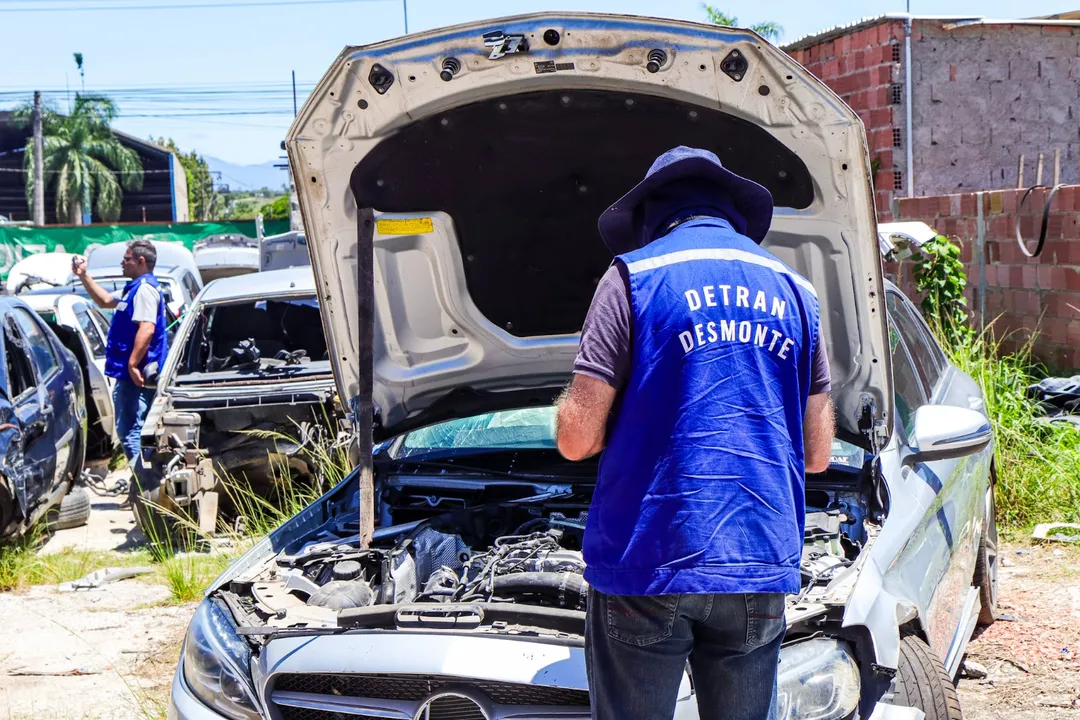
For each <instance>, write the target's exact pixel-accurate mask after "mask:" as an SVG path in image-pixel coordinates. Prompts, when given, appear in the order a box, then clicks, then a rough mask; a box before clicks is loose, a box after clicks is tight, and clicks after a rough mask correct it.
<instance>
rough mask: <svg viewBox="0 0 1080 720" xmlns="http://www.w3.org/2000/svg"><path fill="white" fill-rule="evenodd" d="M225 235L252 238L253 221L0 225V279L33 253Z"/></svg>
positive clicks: (272, 229) (283, 226) (282, 224)
mask: <svg viewBox="0 0 1080 720" xmlns="http://www.w3.org/2000/svg"><path fill="white" fill-rule="evenodd" d="M288 231H289V221H288V220H268V221H264V222H263V232H264V233H265V234H266V235H278V234H280V233H283V232H288ZM225 234H232V235H247V236H248V237H250V238H254V237H256V234H257V233H256V230H255V221H254V220H241V221H235V222H212V223H158V224H149V225H137V224H132V225H82V226H65V227H24V226H19V225H8V224H5V223H0V279H2V280H6V279H7V274H8V271H9V270H10V269H11V266H12V265H14V264H15V263H17V262H18V261H19V260H22V259H23V258H24V257H27V256H28V255H33V254H35V253H45V252H59V253H64V252H69V253H78V254H79V255H85V254H86V252H87V250H89V249H90V248H91V247H92V246H94V245H108V244H110V243H115V242H129V241H131V240H137V239H139V238H146V239H147V240H150V241H152V242H175V243H181V244H183V245H184V247H186V248H187V249H189V250H190V249H192V246H194V245H195V243H197V242H198V241H199V240H202V239H204V238H207V237H210V236H211V235H225Z"/></svg>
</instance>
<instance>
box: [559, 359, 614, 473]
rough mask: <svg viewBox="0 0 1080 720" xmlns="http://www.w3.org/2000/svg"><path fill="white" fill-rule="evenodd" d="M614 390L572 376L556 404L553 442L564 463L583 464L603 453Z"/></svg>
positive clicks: (595, 381)
mask: <svg viewBox="0 0 1080 720" xmlns="http://www.w3.org/2000/svg"><path fill="white" fill-rule="evenodd" d="M615 392H616V391H615V388H613V387H611V386H610V385H608V384H607V383H606V382H604V381H603V380H597V379H596V378H593V377H589V376H588V375H580V374H576V373H575V375H574V379H573V380H572V381H571V382H570V387H568V388H567V389H566V392H564V393H563V395H562V397H560V398H559V401H558V412H557V414H556V416H555V442H556V444H557V445H558V446H559V452H560V453H562V455H563V457H565V458H566V459H567V460H574V461H577V460H584V459H585V458H587V457H591V456H593V455H595V454H597V453H598V452H600V451H601V450H603V449H604V441H605V434H606V432H607V422H608V414H609V413H610V412H611V405H612V403H613V402H614V401H615Z"/></svg>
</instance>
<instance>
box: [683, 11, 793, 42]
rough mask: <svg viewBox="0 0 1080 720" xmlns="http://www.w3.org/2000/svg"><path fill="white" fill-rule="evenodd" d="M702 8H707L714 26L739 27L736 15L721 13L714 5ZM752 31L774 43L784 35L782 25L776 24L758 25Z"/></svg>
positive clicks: (765, 23)
mask: <svg viewBox="0 0 1080 720" xmlns="http://www.w3.org/2000/svg"><path fill="white" fill-rule="evenodd" d="M702 7H704V8H705V14H706V15H708V16H709V22H711V23H712V24H713V25H723V26H724V27H738V26H739V18H737V17H735V16H734V15H728V14H727V13H724V12H721V11H720V10H717V9H716V8H714V7H713V6H712V5H703V6H702ZM750 29H751V30H753V31H754V32H756V33H757V34H758V35H760V36H761V37H763V38H765V39H766V40H768V41H769V42H772V43H774V42H776V41H777V40H779V39H780V36H781V35H783V34H784V28H783V27H781V25H780V23H776V22H763V23H758V24H757V25H751V26H750Z"/></svg>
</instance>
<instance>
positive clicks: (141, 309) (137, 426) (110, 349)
mask: <svg viewBox="0 0 1080 720" xmlns="http://www.w3.org/2000/svg"><path fill="white" fill-rule="evenodd" d="M156 264H157V251H156V250H155V249H154V245H153V243H151V242H150V241H149V240H133V241H132V242H130V243H128V247H127V252H125V253H124V259H123V260H121V262H120V267H121V269H122V270H123V273H124V277H126V278H129V279H130V282H128V284H127V285H125V286H124V289H123V290H121V291H119V292H116V293H110V292H109V291H108V290H106V289H105V288H103V287H101V286H100V285H98V284H97V283H96V282H94V279H93V278H92V277H90V276H89V275H87V274H86V261H85V260H81V259H78V260H76V261H75V263H74V272H75V275H76V276H77V277H78V278H79V280H81V281H82V284H83V287H85V288H86V291H87V293H89V294H90V297H91V298H93V300H94V302H95V303H97V304H98V306H99V307H103V308H115V312H114V313H113V318H112V324H111V325H110V327H109V337H108V339H107V340H106V343H105V374H106V375H108V376H109V377H111V378H115V379H116V387H115V388H114V389H113V405H114V406H115V409H116V434H117V435H118V436H119V437H120V442H121V444H122V445H123V447H124V455H126V456H127V459H128V463H132V461H133V460H134V458H135V457H136V456H137V455H138V454H139V445H140V439H139V438H140V435H141V434H142V426H143V422H144V421H145V420H146V413H147V412H148V411H149V410H150V403H151V402H152V401H153V399H154V389H153V388H150V387H146V377H145V375H144V372H145V370H146V367H147V366H148V365H150V364H151V363H157V367H158V368H160V367H161V366H162V365H164V363H165V356H166V354H167V353H168V350H169V348H168V340H167V337H166V334H165V303H164V302H163V301H162V298H161V290H160V284H159V283H158V279H157V278H156V277H155V276H154V266H155V265H156ZM133 467H134V464H133Z"/></svg>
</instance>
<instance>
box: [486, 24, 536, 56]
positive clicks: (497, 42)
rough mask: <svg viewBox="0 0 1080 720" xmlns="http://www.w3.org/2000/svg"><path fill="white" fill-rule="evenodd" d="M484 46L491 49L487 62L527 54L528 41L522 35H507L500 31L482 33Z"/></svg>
mask: <svg viewBox="0 0 1080 720" xmlns="http://www.w3.org/2000/svg"><path fill="white" fill-rule="evenodd" d="M484 45H486V46H487V47H489V48H491V54H490V55H488V60H498V59H499V58H501V57H503V56H504V55H516V54H517V53H527V52H529V41H528V39H527V38H526V37H525V36H524V35H507V34H506V33H504V32H503V31H502V30H494V31H492V32H489V33H484Z"/></svg>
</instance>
